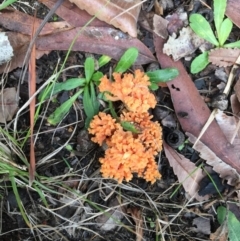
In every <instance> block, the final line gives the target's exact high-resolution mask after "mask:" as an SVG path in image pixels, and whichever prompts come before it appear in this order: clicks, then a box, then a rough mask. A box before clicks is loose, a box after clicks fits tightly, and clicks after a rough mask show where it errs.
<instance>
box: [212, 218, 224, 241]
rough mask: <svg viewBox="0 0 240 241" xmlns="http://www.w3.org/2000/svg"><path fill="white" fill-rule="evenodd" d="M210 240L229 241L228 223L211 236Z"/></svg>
mask: <svg viewBox="0 0 240 241" xmlns="http://www.w3.org/2000/svg"><path fill="white" fill-rule="evenodd" d="M210 240H212V241H226V240H228V227H227V223H226V222H224V223H223V224H222V225H221V226H220V227H219V228H218V229H217V230H216V231H215V233H211V234H210Z"/></svg>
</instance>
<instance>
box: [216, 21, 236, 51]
mask: <svg viewBox="0 0 240 241" xmlns="http://www.w3.org/2000/svg"><path fill="white" fill-rule="evenodd" d="M232 27H233V24H232V21H231V20H230V19H229V18H226V19H225V20H224V21H223V22H222V24H221V26H220V29H219V34H218V40H219V45H220V46H223V44H224V43H225V42H226V40H227V38H228V36H229V34H230V33H231V31H232Z"/></svg>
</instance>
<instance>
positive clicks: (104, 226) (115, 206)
mask: <svg viewBox="0 0 240 241" xmlns="http://www.w3.org/2000/svg"><path fill="white" fill-rule="evenodd" d="M109 206H110V208H111V210H110V211H108V212H107V214H106V213H103V214H101V215H100V216H98V217H97V218H96V222H97V226H98V227H99V228H100V229H101V230H104V231H110V230H112V229H114V228H116V227H117V225H118V222H120V221H121V219H122V218H123V212H122V209H121V205H120V203H119V201H118V199H117V198H114V199H112V200H111V201H110V204H109Z"/></svg>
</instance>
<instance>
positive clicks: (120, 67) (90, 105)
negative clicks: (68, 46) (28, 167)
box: [39, 48, 178, 128]
mask: <svg viewBox="0 0 240 241" xmlns="http://www.w3.org/2000/svg"><path fill="white" fill-rule="evenodd" d="M137 57H138V50H137V49H136V48H129V49H128V50H127V51H126V52H125V53H124V54H123V55H122V57H121V58H120V60H119V62H118V63H117V65H116V67H115V68H114V72H118V73H124V72H125V71H127V70H128V69H129V68H130V67H131V66H132V65H133V64H134V62H135V61H136V59H137ZM110 60H111V59H110V57H108V56H102V57H101V58H100V59H99V60H98V68H96V65H95V62H94V59H93V58H91V57H88V58H87V59H86V60H85V63H84V73H85V77H84V78H72V79H68V80H67V81H65V82H61V83H55V82H54V83H52V84H51V85H50V86H48V87H47V88H45V89H44V90H43V91H42V92H41V94H40V95H39V101H40V102H41V101H44V100H46V99H47V98H49V97H50V96H52V95H55V94H57V93H59V92H60V91H63V90H73V89H76V88H78V89H79V90H78V91H77V92H76V93H75V94H74V95H73V96H72V97H71V98H70V99H68V100H67V101H66V102H64V103H63V104H62V105H61V106H59V107H58V108H57V109H56V110H55V111H54V112H53V113H52V114H51V115H50V116H49V117H48V122H49V123H50V124H52V125H57V124H58V123H59V122H60V121H61V120H62V119H63V118H64V116H66V115H67V113H68V112H69V110H70V108H71V107H72V105H73V104H74V102H75V101H76V99H77V98H78V97H79V96H80V95H82V98H83V108H84V112H85V114H86V116H87V119H86V121H85V127H86V128H87V127H88V125H89V123H90V121H91V119H92V118H93V116H94V115H96V114H97V113H98V112H99V106H100V104H99V101H98V100H99V98H101V95H97V93H96V90H95V87H96V86H98V85H99V83H100V79H101V78H102V77H103V73H102V72H100V71H99V70H98V69H99V68H101V67H102V66H104V65H106V64H107V63H108V62H109V61H110ZM146 74H147V75H148V77H149V79H150V82H151V86H150V87H149V88H150V89H151V90H156V89H157V88H158V83H159V82H166V81H169V80H172V79H173V78H175V77H176V76H177V75H178V70H177V69H174V68H167V69H162V70H156V71H152V72H147V73H146Z"/></svg>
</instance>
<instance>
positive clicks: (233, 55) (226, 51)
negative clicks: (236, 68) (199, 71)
mask: <svg viewBox="0 0 240 241" xmlns="http://www.w3.org/2000/svg"><path fill="white" fill-rule="evenodd" d="M239 55H240V49H237V48H235V49H231V48H219V49H213V50H211V51H210V53H209V55H208V60H209V61H210V62H212V63H213V64H215V65H217V66H219V67H227V66H232V65H234V63H235V62H236V60H237V58H238V56H239Z"/></svg>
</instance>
